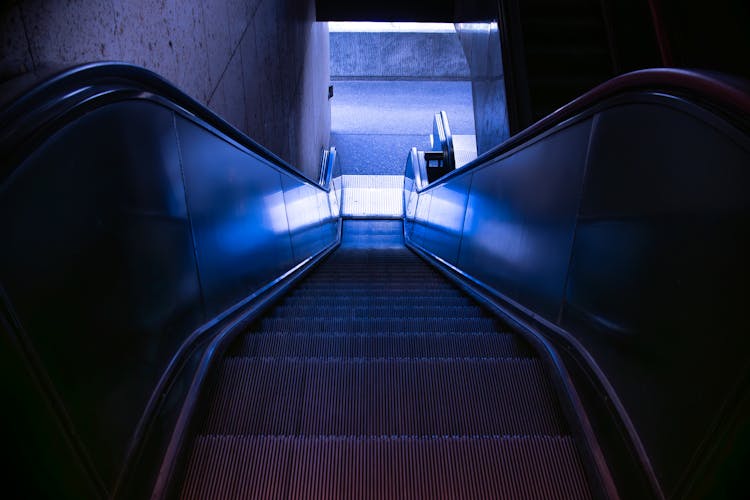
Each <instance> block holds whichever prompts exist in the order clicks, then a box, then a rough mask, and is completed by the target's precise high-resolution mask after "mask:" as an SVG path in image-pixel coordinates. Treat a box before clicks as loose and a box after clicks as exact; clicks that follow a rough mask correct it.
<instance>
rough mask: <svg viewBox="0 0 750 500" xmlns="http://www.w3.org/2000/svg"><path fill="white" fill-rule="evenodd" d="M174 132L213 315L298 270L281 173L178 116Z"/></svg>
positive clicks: (204, 285) (253, 155)
mask: <svg viewBox="0 0 750 500" xmlns="http://www.w3.org/2000/svg"><path fill="white" fill-rule="evenodd" d="M177 130H178V134H179V139H180V145H181V147H182V162H183V170H184V174H185V184H186V191H187V199H188V207H189V210H190V215H191V220H192V225H193V233H194V238H195V244H196V252H197V255H198V269H199V272H200V277H201V286H202V289H203V294H204V298H205V304H206V310H207V313H208V315H209V316H213V315H215V314H217V313H219V312H221V311H222V310H224V309H226V308H227V307H229V306H231V305H232V304H233V303H235V302H237V301H239V300H241V299H242V298H244V297H246V296H247V295H248V294H250V293H252V292H254V291H255V290H257V289H258V288H259V287H261V286H262V285H264V284H265V283H267V282H269V281H271V280H272V279H274V278H275V277H277V276H279V275H280V274H282V273H284V272H285V271H287V270H288V269H289V268H291V267H292V266H293V264H294V261H293V255H292V247H291V242H290V237H289V225H288V223H287V216H286V210H285V207H284V193H283V191H282V185H281V174H280V173H279V171H278V170H276V169H275V168H274V167H272V166H271V165H270V163H268V162H267V161H266V160H264V159H262V158H260V157H259V156H256V155H255V154H252V153H246V152H244V151H241V150H239V149H238V148H237V147H235V146H233V145H231V144H229V143H227V142H226V141H224V140H222V139H221V138H219V137H217V136H215V135H214V134H211V133H207V132H206V130H204V129H202V128H201V127H199V126H197V125H195V124H193V123H191V122H188V121H187V120H184V119H181V118H178V120H177ZM313 207H314V205H313ZM314 209H315V210H316V212H317V209H316V208H315V207H314Z"/></svg>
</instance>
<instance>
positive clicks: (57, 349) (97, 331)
mask: <svg viewBox="0 0 750 500" xmlns="http://www.w3.org/2000/svg"><path fill="white" fill-rule="evenodd" d="M115 66H116V68H115V70H116V71H120V72H124V73H125V74H128V71H133V72H135V73H136V75H139V74H140V73H139V71H140V72H143V70H138V69H137V68H136V69H133V68H131V67H127V66H124V67H120V66H118V65H115ZM85 71H89V70H84V72H85ZM92 71H95V72H99V73H102V75H103V76H102V77H103V78H105V80H106V75H107V73H106V68H99V67H97V68H94V69H93V70H92ZM97 74H98V73H97ZM118 75H120V73H118ZM66 77H70V78H82V77H81V76H80V75H78V74H75V73H74V74H72V76H66ZM122 78H123V77H122V75H120V79H117V78H114V79H112V78H110V79H109V80H106V81H107V82H111V81H117V82H120V81H127V80H122ZM144 78H145V79H146V80H147V81H150V80H149V79H151V80H154V82H155V85H160V86H162V87H163V88H164V89H166V90H169V89H170V87H169V86H168V84H167V83H166V82H163V81H161V80H158V77H155V75H152V74H146V75H145V76H144ZM60 85H61V88H62V89H66V88H67V87H68V85H67V84H66V83H65V82H62V83H61V84H60ZM85 88H86V89H87V93H86V95H85V96H84V97H85V100H84V103H85V106H86V109H85V111H80V110H78V109H77V108H76V103H75V102H74V97H71V95H70V94H69V93H65V95H64V98H63V99H64V104H65V106H67V107H65V108H64V109H63V108H62V107H59V109H57V112H56V113H54V114H53V118H52V121H45V122H43V123H44V124H45V127H46V128H44V129H40V130H37V132H36V134H37V135H35V136H34V140H35V141H38V143H34V144H33V147H32V148H31V153H30V154H28V153H26V154H23V153H22V152H19V151H18V150H12V151H11V152H12V154H13V155H16V156H12V155H11V154H5V155H3V157H2V172H3V183H2V186H1V188H0V213H2V218H0V231H2V234H3V238H4V241H5V242H6V244H4V245H0V284H1V285H2V288H1V289H0V290H2V291H3V292H4V295H0V299H2V300H3V304H2V306H3V308H2V311H3V312H2V314H3V316H2V319H3V321H2V323H0V327H2V329H3V332H2V334H3V336H4V337H3V338H4V340H7V338H16V337H17V338H19V339H21V340H19V342H22V343H23V345H25V346H28V349H29V350H30V351H29V352H34V353H36V354H34V356H32V357H28V356H26V355H24V354H23V352H24V351H22V350H19V351H18V352H16V351H14V354H13V355H14V356H16V358H12V361H14V362H17V363H22V364H24V363H25V364H26V369H27V370H29V372H30V373H34V374H35V376H38V377H40V379H39V380H42V381H43V382H42V383H43V384H44V385H43V387H44V389H43V391H46V392H42V391H41V390H40V391H39V392H38V393H35V394H26V395H25V396H24V397H23V398H22V399H20V400H16V401H15V403H14V402H13V401H7V402H8V403H9V404H11V405H12V406H14V407H15V408H16V409H17V412H16V414H14V415H17V416H12V417H11V418H12V419H17V418H22V416H23V415H27V414H28V415H30V416H29V418H28V419H25V420H24V421H23V422H20V421H16V422H13V423H12V425H13V426H14V427H15V428H17V429H19V440H21V442H18V443H16V442H15V441H14V442H8V443H7V444H8V446H9V449H13V450H21V449H22V450H24V453H25V456H28V457H29V460H30V461H32V462H33V463H34V464H36V465H30V466H29V467H32V468H34V467H42V469H40V470H41V471H45V470H48V469H44V467H45V464H54V463H56V462H62V461H71V463H72V464H73V465H72V466H71V467H72V468H73V469H76V472H75V473H76V474H80V477H82V478H84V479H83V480H82V481H83V482H84V483H85V482H86V481H89V482H91V483H92V484H95V485H96V486H95V488H98V489H97V490H96V491H97V494H96V495H92V496H97V495H99V494H101V495H102V496H109V495H110V494H111V493H112V492H113V491H114V489H115V488H117V487H118V484H119V481H120V480H121V479H122V477H123V476H122V474H125V473H126V467H127V466H128V463H127V460H128V457H131V455H130V454H131V453H132V452H133V450H137V448H135V447H136V446H138V445H140V441H139V440H140V439H142V438H143V437H144V434H142V433H144V432H145V431H146V430H148V427H144V425H149V424H150V423H151V420H149V419H151V418H152V417H154V416H155V415H154V414H150V413H148V412H149V411H156V409H157V408H158V409H159V411H162V410H164V409H163V408H162V407H160V406H159V405H160V404H161V403H160V402H161V401H163V399H162V396H163V394H162V393H161V391H166V390H168V389H169V385H163V384H168V382H169V380H170V378H169V377H170V376H172V375H173V371H174V370H176V369H177V368H179V367H180V366H182V365H181V364H180V363H181V362H182V361H184V360H183V358H181V357H180V356H181V355H182V354H184V353H188V354H185V355H186V356H187V355H189V353H190V352H193V351H192V350H193V349H194V348H195V346H194V345H188V347H187V348H185V344H186V343H188V344H189V342H188V341H189V339H193V338H194V337H193V336H192V334H193V332H195V331H196V329H197V328H198V327H199V326H200V325H204V324H205V323H206V322H208V321H209V320H211V319H212V318H214V317H215V316H217V315H219V314H220V313H222V312H224V311H225V310H226V309H227V308H228V307H230V306H232V305H233V304H236V303H238V302H239V301H241V300H243V299H244V298H245V297H247V296H250V295H251V294H253V293H254V292H256V291H257V290H258V289H260V288H261V287H263V286H264V285H266V284H268V283H270V282H273V281H274V280H275V279H276V278H278V277H279V276H282V275H284V274H285V273H287V272H288V271H289V270H290V269H292V268H293V267H294V266H295V265H297V264H298V263H300V262H303V261H305V260H307V259H309V258H310V257H312V256H313V255H314V254H315V253H317V252H318V251H320V250H321V249H324V248H326V247H328V246H329V245H331V244H333V243H335V242H336V240H337V237H338V224H339V220H338V217H337V216H338V208H337V207H338V205H337V202H335V200H336V194H335V193H334V190H333V189H331V190H330V192H329V191H327V190H325V189H321V188H320V187H319V186H317V185H314V184H311V183H307V182H306V181H304V180H303V178H301V176H299V174H296V173H294V172H292V171H289V170H288V169H287V167H286V166H285V165H284V164H283V163H281V162H280V161H279V162H277V161H276V159H275V158H274V156H273V155H272V154H271V153H269V152H267V151H265V150H264V149H263V148H261V147H258V146H257V145H255V144H253V143H252V141H250V140H249V139H247V138H245V137H233V136H227V135H225V134H224V133H223V132H219V129H223V128H226V129H228V130H230V131H232V130H233V129H231V127H229V126H228V125H226V124H223V125H222V123H223V122H220V121H218V119H217V118H216V117H214V116H212V115H210V113H208V112H207V111H205V110H204V111H205V114H207V115H208V116H210V117H211V120H212V122H211V123H212V124H208V123H207V122H205V121H202V120H201V119H200V118H197V117H196V116H198V115H200V112H199V111H200V110H197V111H196V115H195V116H191V115H189V114H188V113H185V112H184V110H183V108H182V107H181V106H178V105H176V104H173V103H172V102H171V101H169V100H168V98H166V97H159V96H154V95H152V94H149V93H148V92H143V91H142V92H141V93H139V94H133V93H132V92H131V93H128V92H126V91H123V93H122V94H121V95H120V94H112V93H109V92H107V91H103V92H102V94H101V96H104V97H101V96H100V97H97V95H98V94H96V92H97V90H96V88H94V87H91V86H87V87H85ZM174 92H175V93H176V94H177V95H178V97H180V98H181V99H183V100H186V99H187V98H186V97H184V96H181V95H180V94H179V93H177V91H176V90H175V91H174ZM118 95H119V98H120V99H125V98H127V99H128V100H126V101H123V102H117V101H118ZM167 95H169V94H167ZM35 99H36V100H40V102H42V103H46V101H43V100H41V96H35ZM48 99H49V97H48ZM24 102H25V101H24ZM27 104H28V105H29V106H30V105H31V104H29V103H27ZM188 104H190V105H191V106H193V107H197V104H195V103H188ZM83 105H84V104H81V106H83ZM34 109H36V108H34ZM71 110H72V111H71ZM32 111H33V110H32ZM65 113H69V115H68V114H65ZM37 114H39V115H42V114H43V113H41V112H38V113H37ZM18 116H20V117H21V118H22V121H23V122H24V124H25V125H24V126H25V127H26V128H24V129H23V130H24V131H26V130H32V129H33V127H32V125H33V120H30V119H29V118H28V116H27V115H26V114H19V115H18ZM35 116H36V115H35ZM21 118H19V119H21ZM55 120H57V121H55ZM214 125H218V126H219V129H217V128H215V127H214ZM55 127H57V128H55ZM222 127H223V128H222ZM34 130H36V129H34ZM16 131H17V133H18V129H16ZM42 132H43V133H42ZM233 133H235V134H236V131H235V132H233ZM45 134H48V135H45ZM230 137H231V138H230ZM23 144H24V146H26V143H23ZM2 145H3V148H4V149H3V151H6V150H7V149H8V147H9V146H8V145H9V142H8V140H7V137H6V140H5V142H3V143H2ZM16 157H21V158H24V159H23V160H22V161H21V163H20V164H15V163H13V159H15V158H16ZM6 296H7V299H6ZM8 318H13V320H12V321H10V320H8ZM6 320H7V321H6ZM11 324H12V325H13V326H12V328H11V327H7V328H6V326H5V325H11ZM6 329H7V330H8V331H5V330H6ZM6 337H7V338H6ZM196 338H197V337H196ZM4 344H5V343H4ZM175 360H176V361H175ZM165 381H166V382H165ZM7 383H11V381H10V380H6V382H5V383H4V384H6V385H7ZM155 391H156V392H155ZM4 393H5V390H4V392H3V394H4ZM50 398H51V399H50ZM170 401H171V400H170ZM166 404H175V402H174V401H171V402H170V403H166ZM34 405H36V406H34ZM32 406H33V408H39V407H41V408H45V411H47V412H49V414H46V416H47V417H50V418H47V419H46V420H44V418H46V417H44V418H43V417H42V416H40V415H38V414H37V413H34V411H36V410H34V409H32ZM164 411H166V412H169V411H171V410H169V409H167V410H164ZM170 414H172V413H170ZM144 419H145V420H144ZM43 421H44V422H46V423H45V424H41V422H43ZM50 422H51V423H50ZM61 422H62V423H61ZM144 422H145V424H144ZM41 425H44V426H45V427H44V428H36V427H38V426H41ZM35 426H36V427H35ZM50 426H52V427H50ZM62 426H64V430H62V431H61V430H60V429H61V427H62ZM152 430H153V428H152ZM156 432H157V433H169V432H171V430H170V429H169V428H166V427H162V428H160V429H159V430H158V431H156ZM28 434H33V435H34V436H48V437H49V439H48V440H47V441H45V442H41V441H38V440H36V438H34V439H29V438H28ZM23 436H26V437H23ZM156 439H159V438H156ZM61 442H62V443H63V444H62V445H60V446H58V445H59V444H60V443H61ZM156 448H158V446H156ZM159 451H161V450H159ZM153 458H154V457H149V459H153ZM20 459H21V455H19V460H20ZM89 459H90V463H88V462H86V461H87V460H89ZM78 460H83V461H84V462H86V463H83V464H81V463H76V461H78ZM19 467H21V468H23V467H24V466H21V465H19ZM86 467H89V468H88V469H86ZM51 468H52V466H50V469H51ZM35 470H36V469H35ZM60 470H62V469H60ZM66 470H67V469H66ZM26 472H28V470H27V471H26ZM86 478H87V479H86ZM75 481H76V479H71V480H70V483H71V484H72V483H73V482H75ZM50 484H54V485H56V486H50V488H53V489H54V488H61V486H60V484H61V483H50ZM71 491H72V490H71ZM62 496H65V495H64V494H62Z"/></svg>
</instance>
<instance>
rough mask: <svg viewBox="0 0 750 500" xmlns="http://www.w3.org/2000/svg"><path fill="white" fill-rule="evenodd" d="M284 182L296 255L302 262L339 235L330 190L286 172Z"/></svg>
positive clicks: (297, 260)
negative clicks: (288, 174) (304, 181)
mask: <svg viewBox="0 0 750 500" xmlns="http://www.w3.org/2000/svg"><path fill="white" fill-rule="evenodd" d="M282 184H283V186H284V199H285V200H286V216H287V219H288V221H289V233H290V237H291V241H292V249H293V253H294V259H295V262H300V261H302V260H303V259H305V258H307V257H309V256H310V255H313V254H315V253H317V252H318V251H320V250H322V249H324V248H325V247H326V246H327V245H328V244H330V243H331V241H332V239H333V238H335V231H332V229H331V227H332V226H334V223H333V220H332V219H331V216H330V207H329V205H328V194H327V193H326V192H325V191H322V190H320V189H317V188H315V187H312V186H309V185H307V184H305V183H303V182H302V181H300V180H298V179H295V178H293V177H291V176H284V178H283V180H282Z"/></svg>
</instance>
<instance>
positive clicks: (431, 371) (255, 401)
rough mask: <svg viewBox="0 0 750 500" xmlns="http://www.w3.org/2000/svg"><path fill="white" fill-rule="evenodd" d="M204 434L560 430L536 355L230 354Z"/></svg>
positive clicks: (471, 433)
mask: <svg viewBox="0 0 750 500" xmlns="http://www.w3.org/2000/svg"><path fill="white" fill-rule="evenodd" d="M216 388H217V389H216V390H215V391H214V395H213V397H212V403H211V406H210V410H209V412H208V417H207V420H206V424H205V428H204V433H205V434H257V435H263V434H275V435H303V436H320V435H324V436H327V435H344V436H373V435H374V436H381V435H408V436H433V435H434V436H475V435H506V434H507V435H540V434H541V435H557V434H563V433H565V432H566V429H565V425H564V424H563V422H564V420H563V419H562V415H561V410H560V408H559V405H558V403H557V401H556V399H555V396H554V393H553V390H552V388H551V386H550V384H549V382H548V381H547V378H546V376H545V373H544V370H543V368H542V364H541V362H540V360H539V359H534V358H500V359H491V358H489V359H488V358H471V359H467V358H463V359H449V358H426V359H399V358H388V359H351V358H349V359H340V358H296V359H295V358H260V359H259V358H227V359H225V360H224V364H223V366H222V369H221V371H220V374H219V380H218V384H216Z"/></svg>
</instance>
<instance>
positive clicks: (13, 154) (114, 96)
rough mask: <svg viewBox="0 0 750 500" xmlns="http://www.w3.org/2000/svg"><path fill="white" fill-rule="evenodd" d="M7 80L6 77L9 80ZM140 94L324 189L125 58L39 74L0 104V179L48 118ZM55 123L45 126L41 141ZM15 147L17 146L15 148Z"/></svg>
mask: <svg viewBox="0 0 750 500" xmlns="http://www.w3.org/2000/svg"><path fill="white" fill-rule="evenodd" d="M11 83H12V82H11ZM132 99H145V100H153V101H158V102H159V104H161V105H164V106H167V107H168V108H170V109H172V110H173V111H175V112H178V113H180V114H182V115H183V116H187V117H189V118H191V119H194V120H196V121H198V122H199V123H201V124H203V125H207V126H209V127H210V128H213V129H215V130H216V131H218V132H219V133H221V134H223V135H224V136H226V137H227V138H229V139H230V140H231V141H233V142H235V143H237V144H238V145H240V146H241V147H243V148H246V149H247V150H249V151H251V152H253V153H255V154H257V155H259V156H260V157H262V158H263V159H265V160H267V161H269V162H270V163H272V164H273V165H274V166H275V167H277V168H279V169H282V170H284V171H285V172H286V173H288V174H289V175H292V176H294V177H295V178H297V179H298V180H300V181H302V182H304V183H305V184H307V185H309V186H313V187H315V188H317V189H320V190H322V191H325V192H328V191H330V185H328V186H321V185H320V184H318V183H317V182H316V181H313V180H311V179H309V178H307V177H306V176H304V175H302V174H301V173H300V172H299V171H298V170H296V169H295V168H294V167H292V166H291V165H290V164H289V163H288V162H286V161H285V160H283V159H282V158H280V157H279V156H278V155H276V154H275V153H273V152H272V151H270V150H269V149H267V148H265V147H264V146H262V145H261V144H259V143H257V142H255V141H254V140H252V139H251V138H250V137H248V136H247V135H245V134H244V133H243V132H242V131H240V130H238V129H237V128H235V127H234V126H233V125H231V124H229V123H228V122H227V121H225V120H224V119H223V118H221V117H220V116H219V115H217V114H216V113H214V112H213V111H211V110H210V109H208V108H207V107H206V106H204V105H203V104H201V103H200V102H198V101H196V100H195V99H194V98H192V97H190V96H189V95H188V94H186V93H185V92H183V91H182V90H180V89H179V88H177V87H176V86H174V85H173V84H172V83H170V82H168V81H167V80H166V79H164V78H163V77H161V76H159V75H158V74H156V73H154V72H153V71H150V70H148V69H145V68H142V67H140V66H136V65H133V64H129V63H123V62H96V63H89V64H83V65H79V66H74V67H72V68H68V69H64V70H62V71H58V72H56V73H54V74H52V75H51V76H45V77H43V78H42V79H41V81H39V82H35V83H33V86H32V87H30V88H29V87H28V86H27V87H26V90H25V91H23V92H22V93H21V94H20V95H18V96H17V97H15V98H13V99H12V100H10V101H7V102H6V103H5V107H3V108H2V109H0V123H2V124H3V127H2V128H0V154H1V156H0V157H2V158H3V159H2V160H0V182H3V181H4V180H5V179H7V178H8V177H9V176H10V174H11V173H12V171H13V169H14V168H15V167H16V166H18V165H19V164H20V163H21V160H22V159H23V158H24V157H25V156H26V155H28V154H30V153H31V152H32V151H33V149H34V146H35V144H34V143H33V142H32V143H31V144H24V141H33V139H31V137H32V136H34V135H35V134H36V131H37V130H39V129H40V128H42V127H44V126H45V125H46V124H49V123H52V122H58V123H59V122H62V123H67V122H68V121H70V120H71V119H72V118H75V117H77V116H80V114H81V113H82V112H88V111H92V110H93V109H96V108H99V107H101V106H104V105H107V104H111V103H113V102H118V101H124V100H132ZM58 128H59V126H58V127H57V128H53V130H51V131H46V132H45V134H43V135H42V137H38V138H36V140H37V141H40V140H44V139H46V138H47V137H49V136H50V135H51V134H52V133H54V131H56V130H57V129H58ZM19 150H20V151H19Z"/></svg>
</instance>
